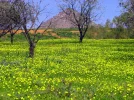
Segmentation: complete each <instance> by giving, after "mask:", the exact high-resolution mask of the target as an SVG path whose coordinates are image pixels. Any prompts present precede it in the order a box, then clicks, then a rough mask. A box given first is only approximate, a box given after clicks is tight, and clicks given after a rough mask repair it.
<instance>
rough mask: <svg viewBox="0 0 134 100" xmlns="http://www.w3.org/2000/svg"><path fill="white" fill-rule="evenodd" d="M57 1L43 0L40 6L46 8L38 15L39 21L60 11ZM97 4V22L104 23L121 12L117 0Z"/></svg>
mask: <svg viewBox="0 0 134 100" xmlns="http://www.w3.org/2000/svg"><path fill="white" fill-rule="evenodd" d="M35 1H38V0H35ZM57 2H58V0H44V2H43V3H42V5H41V6H44V5H46V7H47V8H46V12H44V13H43V14H42V15H41V16H40V21H45V20H48V19H50V18H52V17H53V16H55V15H57V14H58V13H59V12H60V9H59V7H58V4H57ZM99 5H100V9H99V10H98V12H99V14H100V17H99V18H97V20H96V23H97V24H102V25H104V24H105V22H106V20H107V19H110V20H111V21H112V19H113V18H114V17H115V16H118V15H120V13H121V8H120V7H119V0H99ZM46 15H47V17H46Z"/></svg>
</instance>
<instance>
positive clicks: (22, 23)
mask: <svg viewBox="0 0 134 100" xmlns="http://www.w3.org/2000/svg"><path fill="white" fill-rule="evenodd" d="M41 3H42V0H40V1H39V2H36V3H35V2H34V0H6V1H5V0H1V2H0V4H1V6H0V10H1V11H2V12H0V18H3V16H5V18H3V19H4V20H2V21H1V20H0V27H1V29H2V30H0V31H1V32H0V33H1V34H0V37H1V36H3V35H5V34H7V33H10V34H11V42H13V36H14V34H15V33H16V32H17V31H18V30H19V29H21V30H23V32H22V33H23V35H24V36H25V38H26V39H27V41H28V43H29V57H31V58H33V57H34V50H35V47H36V44H37V42H38V41H39V40H40V38H41V37H42V36H43V33H44V32H45V31H46V30H44V31H43V32H42V33H40V35H39V34H37V31H38V29H39V28H40V26H41V24H42V22H41V23H39V16H40V14H41V13H42V12H43V11H44V10H45V7H44V8H41V6H40V5H41ZM6 7H8V8H6ZM13 29H14V30H13ZM31 31H32V34H31V33H30V32H31Z"/></svg>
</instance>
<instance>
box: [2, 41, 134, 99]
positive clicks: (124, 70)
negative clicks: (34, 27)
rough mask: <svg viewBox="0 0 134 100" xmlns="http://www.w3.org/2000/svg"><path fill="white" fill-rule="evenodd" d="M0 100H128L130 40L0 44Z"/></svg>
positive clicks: (132, 90) (133, 53) (132, 65)
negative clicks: (32, 51)
mask: <svg viewBox="0 0 134 100" xmlns="http://www.w3.org/2000/svg"><path fill="white" fill-rule="evenodd" d="M0 48H1V49H0V72H1V73H0V100H7V99H10V100H15V99H16V100H17V99H19V100H23V99H24V100H25V99H26V100H30V99H31V100H63V99H64V100H89V99H93V100H113V99H115V100H133V98H134V82H133V79H134V61H133V59H134V40H130V39H127V40H125V39H124V40H87V39H84V41H83V43H82V44H80V43H77V40H73V39H62V40H61V39H54V40H41V41H39V43H38V45H37V47H36V50H35V56H34V59H30V58H27V57H26V56H28V49H27V48H28V44H27V42H25V41H23V42H22V41H20V42H14V45H11V44H10V42H9V41H8V42H7V41H4V42H0Z"/></svg>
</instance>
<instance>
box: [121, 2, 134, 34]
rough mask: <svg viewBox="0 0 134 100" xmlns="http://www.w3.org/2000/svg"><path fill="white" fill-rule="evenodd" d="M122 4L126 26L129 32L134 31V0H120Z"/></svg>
mask: <svg viewBox="0 0 134 100" xmlns="http://www.w3.org/2000/svg"><path fill="white" fill-rule="evenodd" d="M120 6H121V7H123V14H124V16H125V17H124V18H125V26H126V28H127V29H128V32H129V33H130V32H132V33H134V32H133V28H134V0H120Z"/></svg>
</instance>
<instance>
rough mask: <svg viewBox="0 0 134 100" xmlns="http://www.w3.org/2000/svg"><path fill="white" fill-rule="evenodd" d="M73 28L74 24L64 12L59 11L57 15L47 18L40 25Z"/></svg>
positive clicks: (42, 26)
mask: <svg viewBox="0 0 134 100" xmlns="http://www.w3.org/2000/svg"><path fill="white" fill-rule="evenodd" d="M48 26H49V28H75V27H76V26H75V25H74V24H73V23H72V22H71V21H70V20H68V18H67V15H66V14H65V13H64V12H60V13H59V14H58V15H56V16H54V17H53V18H51V19H49V20H47V21H46V22H44V23H43V24H42V25H41V28H48Z"/></svg>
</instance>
